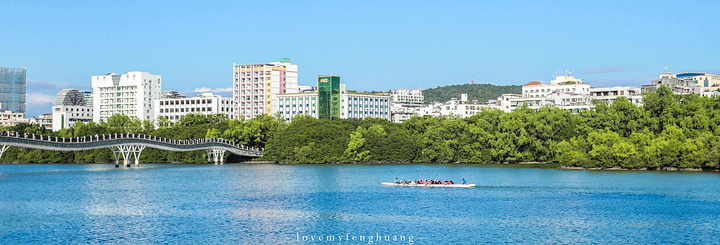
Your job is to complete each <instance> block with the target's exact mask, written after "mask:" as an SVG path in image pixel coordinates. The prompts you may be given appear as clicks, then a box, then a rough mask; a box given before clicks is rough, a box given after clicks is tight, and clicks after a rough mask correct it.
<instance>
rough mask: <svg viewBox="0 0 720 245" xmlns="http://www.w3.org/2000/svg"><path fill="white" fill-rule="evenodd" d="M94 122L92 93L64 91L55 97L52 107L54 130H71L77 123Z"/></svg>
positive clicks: (75, 90)
mask: <svg viewBox="0 0 720 245" xmlns="http://www.w3.org/2000/svg"><path fill="white" fill-rule="evenodd" d="M92 120H93V106H92V94H91V93H90V91H80V90H77V89H63V90H61V91H60V92H59V93H58V94H57V96H56V97H55V104H54V105H53V107H52V130H53V131H60V129H63V128H69V127H72V126H73V125H75V123H76V122H84V123H88V122H90V121H92Z"/></svg>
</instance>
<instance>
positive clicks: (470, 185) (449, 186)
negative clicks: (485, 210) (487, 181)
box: [380, 182, 475, 188]
mask: <svg viewBox="0 0 720 245" xmlns="http://www.w3.org/2000/svg"><path fill="white" fill-rule="evenodd" d="M380 183H381V184H382V185H384V186H398V187H439V188H472V187H475V184H452V185H441V184H398V183H391V182H380Z"/></svg>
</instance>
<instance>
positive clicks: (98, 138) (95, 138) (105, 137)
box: [0, 131, 264, 153]
mask: <svg viewBox="0 0 720 245" xmlns="http://www.w3.org/2000/svg"><path fill="white" fill-rule="evenodd" d="M0 137H8V138H18V139H26V140H35V141H40V142H54V143H84V144H87V143H92V142H108V141H114V140H127V139H138V140H145V141H150V142H158V143H163V144H169V145H175V146H178V147H179V148H184V147H181V146H195V145H201V144H208V143H219V144H223V145H227V146H230V147H233V148H237V149H240V150H246V151H253V152H258V153H261V152H263V151H264V148H257V147H248V146H246V145H240V144H237V143H235V142H232V141H229V140H225V139H221V138H203V139H190V140H174V139H168V138H162V137H157V136H153V135H147V134H95V135H91V136H79V137H72V138H63V137H55V136H46V135H35V134H28V133H18V132H12V131H0Z"/></svg>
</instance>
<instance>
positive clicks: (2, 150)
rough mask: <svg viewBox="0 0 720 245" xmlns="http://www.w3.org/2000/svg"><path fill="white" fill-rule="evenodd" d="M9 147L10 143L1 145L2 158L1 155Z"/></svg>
mask: <svg viewBox="0 0 720 245" xmlns="http://www.w3.org/2000/svg"><path fill="white" fill-rule="evenodd" d="M9 148H10V145H2V147H1V148H0V158H2V155H3V154H5V151H7V150H8V149H9Z"/></svg>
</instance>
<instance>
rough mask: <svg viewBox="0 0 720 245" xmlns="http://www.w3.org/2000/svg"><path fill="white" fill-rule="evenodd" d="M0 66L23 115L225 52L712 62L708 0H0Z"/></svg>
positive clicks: (719, 22)
mask: <svg viewBox="0 0 720 245" xmlns="http://www.w3.org/2000/svg"><path fill="white" fill-rule="evenodd" d="M0 6H1V7H0V17H1V18H0V24H1V25H0V26H2V28H0V37H2V38H0V66H3V67H17V68H27V69H28V71H27V79H28V86H27V87H28V88H27V93H28V105H27V107H28V115H37V114H41V113H44V112H49V111H50V107H51V106H52V103H51V102H52V100H53V98H54V96H55V94H56V93H57V92H58V91H59V90H60V89H62V88H70V87H72V88H80V89H90V77H91V76H93V75H101V74H105V73H109V72H115V73H125V72H127V71H135V70H140V71H147V72H150V73H153V74H159V75H162V76H163V89H164V90H178V91H184V92H186V93H192V91H201V90H199V89H201V88H209V89H210V90H214V91H223V89H226V88H229V87H230V86H231V85H232V78H231V77H232V64H233V63H234V62H235V63H238V64H245V63H265V62H273V61H279V60H280V58H281V57H289V58H291V60H292V62H293V63H295V64H298V66H299V78H300V79H299V80H300V84H304V85H312V84H314V83H315V82H316V81H315V77H316V75H319V74H336V75H340V76H342V80H343V82H345V83H347V84H348V88H349V89H354V90H390V89H396V88H431V87H436V86H439V85H448V84H462V83H468V82H470V81H471V80H475V82H476V83H493V84H499V85H505V84H524V83H527V82H528V81H533V80H540V81H548V80H550V79H551V78H552V76H553V75H554V74H555V73H556V72H558V71H562V70H570V71H574V72H575V75H576V76H577V77H579V78H583V79H585V81H586V82H589V83H590V84H591V85H593V86H611V85H631V86H640V85H641V84H645V83H648V82H649V81H651V80H653V79H655V78H657V75H658V74H660V73H662V72H663V67H664V66H667V67H668V68H669V71H672V72H686V71H703V72H713V73H720V49H719V47H720V32H719V31H718V26H720V18H718V17H717V15H718V10H720V1H220V2H214V1H202V2H201V1H197V2H181V1H172V2H171V1H167V2H166V1H137V2H132V1H37V2H35V1H3V3H2V4H0Z"/></svg>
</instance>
